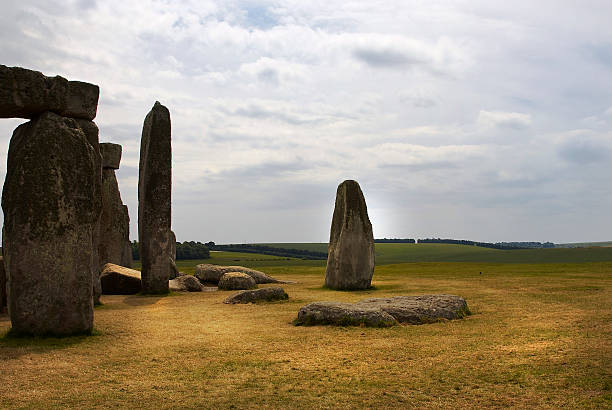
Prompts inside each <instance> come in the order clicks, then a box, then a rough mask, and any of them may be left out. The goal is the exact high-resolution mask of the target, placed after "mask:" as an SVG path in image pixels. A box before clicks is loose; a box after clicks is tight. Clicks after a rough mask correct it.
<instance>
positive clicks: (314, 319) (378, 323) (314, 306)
mask: <svg viewBox="0 0 612 410" xmlns="http://www.w3.org/2000/svg"><path fill="white" fill-rule="evenodd" d="M293 324H294V325H296V326H314V325H336V326H366V327H390V326H394V325H396V324H397V320H395V318H394V317H393V316H391V315H390V314H388V313H387V312H384V311H383V310H381V309H379V308H377V307H367V306H357V305H355V304H353V303H340V302H314V303H309V304H308V305H306V306H302V307H301V308H300V310H299V311H298V316H297V319H295V320H294V321H293Z"/></svg>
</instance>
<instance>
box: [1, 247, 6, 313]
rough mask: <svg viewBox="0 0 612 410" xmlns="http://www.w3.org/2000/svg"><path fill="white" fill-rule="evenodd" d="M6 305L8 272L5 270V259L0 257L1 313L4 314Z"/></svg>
mask: <svg viewBox="0 0 612 410" xmlns="http://www.w3.org/2000/svg"><path fill="white" fill-rule="evenodd" d="M6 304H7V295H6V271H5V270H4V258H3V257H2V256H0V313H4V311H5V310H6Z"/></svg>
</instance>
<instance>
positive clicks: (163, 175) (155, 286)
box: [138, 102, 173, 293]
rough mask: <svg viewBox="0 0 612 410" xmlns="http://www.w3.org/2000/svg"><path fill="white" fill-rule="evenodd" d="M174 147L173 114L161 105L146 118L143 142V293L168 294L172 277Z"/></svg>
mask: <svg viewBox="0 0 612 410" xmlns="http://www.w3.org/2000/svg"><path fill="white" fill-rule="evenodd" d="M171 191H172V145H171V141H170V112H169V111H168V109H167V108H166V107H164V106H163V105H161V104H160V103H159V102H155V105H154V106H153V108H152V109H151V111H150V112H149V114H147V117H146V118H145V121H144V125H143V127H142V139H141V141H140V169H139V179H138V237H139V242H140V260H141V263H142V290H143V291H144V292H147V293H166V292H168V280H169V278H170V276H171V263H170V262H171V261H172V257H171V252H172V244H171V241H172V237H173V236H172V235H171V233H170V197H171Z"/></svg>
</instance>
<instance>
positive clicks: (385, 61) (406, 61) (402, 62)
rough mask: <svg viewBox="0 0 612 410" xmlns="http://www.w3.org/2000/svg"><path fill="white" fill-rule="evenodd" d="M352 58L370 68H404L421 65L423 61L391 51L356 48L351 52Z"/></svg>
mask: <svg viewBox="0 0 612 410" xmlns="http://www.w3.org/2000/svg"><path fill="white" fill-rule="evenodd" d="M353 57H355V58H356V59H357V60H359V61H362V62H364V63H366V64H368V65H369V66H372V67H377V68H378V67H390V68H396V67H404V66H408V65H415V64H422V63H423V61H422V60H420V59H418V58H416V57H415V56H410V55H408V54H406V53H402V52H399V51H395V50H391V49H377V48H373V47H358V48H355V49H354V50H353Z"/></svg>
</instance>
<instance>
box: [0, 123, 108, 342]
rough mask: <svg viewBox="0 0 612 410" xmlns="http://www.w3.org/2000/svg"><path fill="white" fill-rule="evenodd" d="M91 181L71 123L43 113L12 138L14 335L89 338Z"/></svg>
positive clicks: (8, 242)
mask: <svg viewBox="0 0 612 410" xmlns="http://www.w3.org/2000/svg"><path fill="white" fill-rule="evenodd" d="M96 175H97V170H96V152H95V151H94V149H93V147H92V146H91V144H90V143H89V142H88V141H87V138H86V135H85V134H84V132H83V130H82V129H81V127H80V126H79V125H78V124H77V122H76V121H75V120H73V119H69V118H64V117H61V116H58V115H56V114H53V113H51V112H46V113H44V114H42V115H41V116H40V117H38V118H36V119H34V120H32V121H30V122H28V123H25V124H22V125H20V126H19V127H17V129H16V130H15V131H14V133H13V137H12V138H11V142H10V147H9V153H8V160H7V174H6V180H5V183H4V189H3V193H2V209H3V210H4V230H3V253H4V258H5V267H6V268H7V276H8V283H9V292H8V293H9V295H10V300H9V312H10V317H11V322H12V328H13V331H15V333H17V334H33V335H45V334H52V335H69V334H75V333H87V332H90V331H91V329H92V325H93V273H92V266H91V264H92V246H93V243H92V231H93V229H94V226H95V223H96V221H97V218H98V215H99V211H100V209H99V203H98V202H97V201H96V200H95V195H96V184H97V182H98V181H97V179H96V178H97V177H96Z"/></svg>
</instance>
